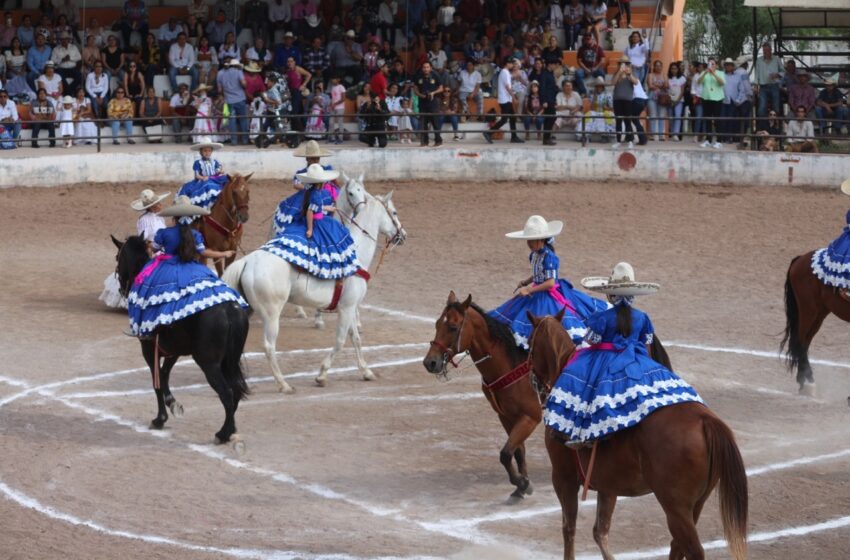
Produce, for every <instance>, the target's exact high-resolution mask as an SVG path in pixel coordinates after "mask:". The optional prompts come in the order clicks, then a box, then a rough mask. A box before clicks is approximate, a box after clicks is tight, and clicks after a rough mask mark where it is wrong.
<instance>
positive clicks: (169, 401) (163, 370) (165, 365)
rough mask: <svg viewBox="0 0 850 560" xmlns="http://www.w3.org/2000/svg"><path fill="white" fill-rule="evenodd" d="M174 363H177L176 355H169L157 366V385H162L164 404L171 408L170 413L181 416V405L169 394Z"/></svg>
mask: <svg viewBox="0 0 850 560" xmlns="http://www.w3.org/2000/svg"><path fill="white" fill-rule="evenodd" d="M175 363H177V356H169V357H167V358H165V359H164V360H163V361H162V367H160V368H159V386H160V387H162V396H163V398H164V399H165V406H167V407H168V408H169V409H170V410H171V414H173V415H174V416H176V417H177V418H180V417H181V416H183V405H182V404H180V403H179V402H177V399H176V398H174V395H172V394H171V387H169V385H168V381H169V379H170V378H171V368H173V367H174V364H175Z"/></svg>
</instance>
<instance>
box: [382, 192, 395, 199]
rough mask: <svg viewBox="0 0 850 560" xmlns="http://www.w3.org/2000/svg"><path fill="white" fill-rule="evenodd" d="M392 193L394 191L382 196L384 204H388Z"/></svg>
mask: <svg viewBox="0 0 850 560" xmlns="http://www.w3.org/2000/svg"><path fill="white" fill-rule="evenodd" d="M394 192H395V190H391V191H390V192H388V193H387V194H386V195H384V202H389V201H390V200H391V199H392V197H393V193H394Z"/></svg>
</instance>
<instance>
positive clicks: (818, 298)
mask: <svg viewBox="0 0 850 560" xmlns="http://www.w3.org/2000/svg"><path fill="white" fill-rule="evenodd" d="M813 254H814V251H812V252H810V253H806V254H805V255H800V256H798V257H794V259H793V260H792V261H791V265H790V266H789V267H788V274H787V275H786V276H785V335H784V337H783V339H782V350H784V351H785V359H786V362H787V364H788V368H789V369H790V370H791V371H794V370H795V369H796V370H797V383H798V384H799V385H800V392H801V393H805V392H807V391H808V389H807V388H806V384H807V383H809V384H813V383H814V382H815V378H814V375H813V374H812V366H811V365H810V364H809V345H810V344H811V343H812V339H813V338H814V337H815V335H816V334H817V332H818V330H819V329H820V326H821V324H822V323H823V320H824V319H826V317H827V316H828V315H829V314H830V313H834V314H835V315H836V316H837V317H838V318H840V319H843V320H844V321H848V322H850V301H848V300H846V299H844V297H842V295H841V294H840V293H839V290H838V288H835V287H833V286H827V285H826V284H824V283H823V282H822V281H821V280H820V279H819V278H818V277H817V276H815V274H814V272H813V271H812V255H813ZM848 398H849V399H850V397H848Z"/></svg>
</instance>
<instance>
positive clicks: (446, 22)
mask: <svg viewBox="0 0 850 560" xmlns="http://www.w3.org/2000/svg"><path fill="white" fill-rule="evenodd" d="M454 15H455V7H454V4H452V0H443V1H442V5H441V6H440V8H439V9H438V10H437V27H438V28H439V29H441V30H445V29H446V28H447V27H448V26H450V25H451V24H452V21H454Z"/></svg>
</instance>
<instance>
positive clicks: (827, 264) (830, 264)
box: [812, 247, 850, 274]
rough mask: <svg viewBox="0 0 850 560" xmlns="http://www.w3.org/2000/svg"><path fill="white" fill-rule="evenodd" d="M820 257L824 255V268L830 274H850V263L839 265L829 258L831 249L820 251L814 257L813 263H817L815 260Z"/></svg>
mask: <svg viewBox="0 0 850 560" xmlns="http://www.w3.org/2000/svg"><path fill="white" fill-rule="evenodd" d="M820 255H823V264H824V268H826V269H827V270H829V271H830V272H837V273H839V274H840V273H845V272H850V262H846V263H837V262H835V261H833V260H832V259H831V258H829V247H826V248H824V249H818V250H817V251H816V252H815V254H814V255H812V262H815V259H817V258H818V257H819V256H820Z"/></svg>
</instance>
